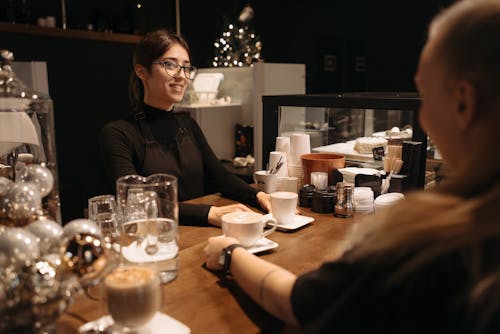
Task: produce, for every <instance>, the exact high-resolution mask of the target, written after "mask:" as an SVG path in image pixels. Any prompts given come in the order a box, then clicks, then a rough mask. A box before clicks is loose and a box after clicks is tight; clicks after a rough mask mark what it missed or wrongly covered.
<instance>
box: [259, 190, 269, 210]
mask: <svg viewBox="0 0 500 334" xmlns="http://www.w3.org/2000/svg"><path fill="white" fill-rule="evenodd" d="M256 197H257V202H258V203H259V205H260V206H261V207H262V208H263V209H264V210H267V212H271V195H269V194H266V193H265V192H263V191H259V192H258V193H257V195H256Z"/></svg>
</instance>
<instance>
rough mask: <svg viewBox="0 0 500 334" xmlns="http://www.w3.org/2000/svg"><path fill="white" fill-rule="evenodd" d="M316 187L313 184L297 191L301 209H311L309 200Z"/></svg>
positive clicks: (305, 185)
mask: <svg viewBox="0 0 500 334" xmlns="http://www.w3.org/2000/svg"><path fill="white" fill-rule="evenodd" d="M315 190H316V187H315V186H314V185H313V184H304V185H303V186H302V187H300V189H299V206H301V207H303V208H310V207H311V200H312V197H313V194H314V191H315Z"/></svg>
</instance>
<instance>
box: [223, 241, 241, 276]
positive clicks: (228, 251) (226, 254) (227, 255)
mask: <svg viewBox="0 0 500 334" xmlns="http://www.w3.org/2000/svg"><path fill="white" fill-rule="evenodd" d="M239 247H242V248H245V247H243V246H242V245H240V244H232V245H229V246H227V247H225V248H224V249H222V252H221V254H220V257H219V263H220V265H222V273H223V274H224V276H228V275H229V274H230V271H229V269H230V267H231V258H232V255H233V251H234V250H235V249H236V248H239Z"/></svg>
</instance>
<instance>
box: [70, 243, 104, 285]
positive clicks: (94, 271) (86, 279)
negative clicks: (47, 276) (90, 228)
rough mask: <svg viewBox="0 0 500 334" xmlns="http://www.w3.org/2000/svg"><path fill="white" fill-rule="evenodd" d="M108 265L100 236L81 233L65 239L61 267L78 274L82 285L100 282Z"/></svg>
mask: <svg viewBox="0 0 500 334" xmlns="http://www.w3.org/2000/svg"><path fill="white" fill-rule="evenodd" d="M107 267H108V260H107V257H106V250H105V247H104V245H103V244H102V241H101V238H100V237H98V236H96V235H93V234H87V233H79V234H76V235H74V236H73V237H70V238H68V239H66V240H64V242H63V245H62V247H61V266H60V269H61V270H62V271H63V272H72V273H74V274H76V276H77V277H78V280H79V282H80V284H81V285H82V286H90V285H94V284H96V283H98V282H99V281H100V280H101V279H102V278H103V276H104V274H105V272H106V269H107Z"/></svg>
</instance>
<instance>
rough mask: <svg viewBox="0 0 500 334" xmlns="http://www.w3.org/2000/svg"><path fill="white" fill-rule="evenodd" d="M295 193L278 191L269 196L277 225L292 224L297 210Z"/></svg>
mask: <svg viewBox="0 0 500 334" xmlns="http://www.w3.org/2000/svg"><path fill="white" fill-rule="evenodd" d="M297 198H298V195H297V193H294V192H289V191H278V192H275V193H272V194H271V210H272V212H273V217H274V218H276V220H277V221H278V224H279V225H287V224H292V223H293V219H294V217H295V210H296V209H297Z"/></svg>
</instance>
